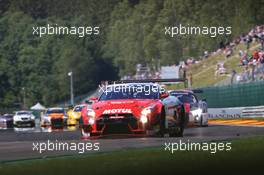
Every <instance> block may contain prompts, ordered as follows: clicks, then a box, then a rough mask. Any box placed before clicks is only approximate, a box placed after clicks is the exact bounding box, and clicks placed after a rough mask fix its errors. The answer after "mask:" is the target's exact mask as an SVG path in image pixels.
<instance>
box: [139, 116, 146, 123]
mask: <svg viewBox="0 0 264 175" xmlns="http://www.w3.org/2000/svg"><path fill="white" fill-rule="evenodd" d="M140 121H141V123H143V124H145V123H147V122H148V117H147V115H142V116H141V117H140Z"/></svg>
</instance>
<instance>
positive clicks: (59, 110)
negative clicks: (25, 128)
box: [47, 109, 64, 114]
mask: <svg viewBox="0 0 264 175" xmlns="http://www.w3.org/2000/svg"><path fill="white" fill-rule="evenodd" d="M51 113H64V110H63V109H49V110H47V114H51Z"/></svg>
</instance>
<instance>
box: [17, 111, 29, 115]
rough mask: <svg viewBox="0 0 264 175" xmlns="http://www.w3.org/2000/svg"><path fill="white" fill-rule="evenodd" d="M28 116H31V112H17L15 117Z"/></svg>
mask: <svg viewBox="0 0 264 175" xmlns="http://www.w3.org/2000/svg"><path fill="white" fill-rule="evenodd" d="M30 114H31V112H25V111H23V112H17V115H30Z"/></svg>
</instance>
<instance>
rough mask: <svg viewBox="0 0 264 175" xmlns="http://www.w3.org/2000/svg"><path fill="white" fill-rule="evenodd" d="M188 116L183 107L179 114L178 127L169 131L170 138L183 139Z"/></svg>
mask: <svg viewBox="0 0 264 175" xmlns="http://www.w3.org/2000/svg"><path fill="white" fill-rule="evenodd" d="M186 118H187V116H186V113H185V110H184V106H183V105H182V106H181V108H180V110H179V112H178V125H175V126H174V127H172V128H170V129H169V136H170V137H183V132H184V127H185V125H186V121H187V119H186Z"/></svg>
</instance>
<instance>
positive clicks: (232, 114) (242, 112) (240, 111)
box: [208, 106, 264, 119]
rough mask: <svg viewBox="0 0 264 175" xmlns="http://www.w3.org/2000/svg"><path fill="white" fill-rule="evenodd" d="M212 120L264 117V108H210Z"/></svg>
mask: <svg viewBox="0 0 264 175" xmlns="http://www.w3.org/2000/svg"><path fill="white" fill-rule="evenodd" d="M208 115H209V118H210V119H217V118H223V119H237V118H254V117H264V106H251V107H234V108H208Z"/></svg>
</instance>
